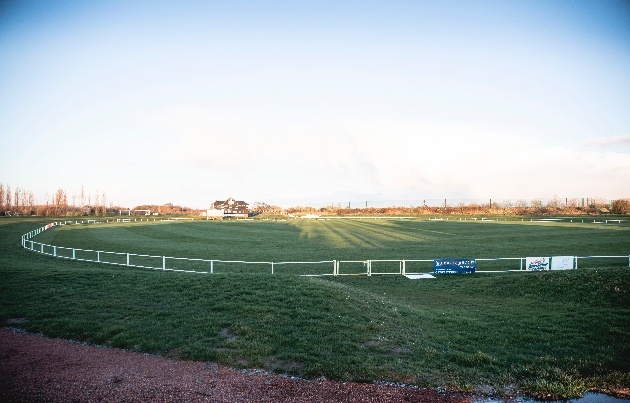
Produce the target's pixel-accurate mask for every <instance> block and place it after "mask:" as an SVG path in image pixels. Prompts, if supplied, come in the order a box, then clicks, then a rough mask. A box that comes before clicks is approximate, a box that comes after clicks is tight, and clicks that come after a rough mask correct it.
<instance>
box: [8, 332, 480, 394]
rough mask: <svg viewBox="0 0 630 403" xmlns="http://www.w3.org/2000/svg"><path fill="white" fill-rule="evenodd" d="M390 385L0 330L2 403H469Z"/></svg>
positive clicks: (425, 391)
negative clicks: (286, 373)
mask: <svg viewBox="0 0 630 403" xmlns="http://www.w3.org/2000/svg"><path fill="white" fill-rule="evenodd" d="M470 400H471V397H470V396H465V395H461V394H457V393H438V392H436V391H434V390H431V389H413V388H402V387H396V386H390V385H377V384H365V383H341V382H333V381H328V380H315V381H307V380H301V379H292V378H289V377H284V376H279V375H274V374H269V373H266V372H263V371H239V370H235V369H231V368H228V367H223V366H220V365H216V364H214V363H202V362H190V361H178V360H172V359H166V358H161V357H157V356H151V355H145V354H140V353H134V352H130V351H125V350H120V349H114V348H104V347H96V346H90V345H84V344H78V343H72V342H69V341H65V340H59V339H48V338H45V337H42V336H37V335H32V334H25V333H22V332H17V331H14V330H11V329H5V328H0V401H3V402H24V401H29V402H121V401H125V402H438V403H440V402H443V403H463V402H469V401H470Z"/></svg>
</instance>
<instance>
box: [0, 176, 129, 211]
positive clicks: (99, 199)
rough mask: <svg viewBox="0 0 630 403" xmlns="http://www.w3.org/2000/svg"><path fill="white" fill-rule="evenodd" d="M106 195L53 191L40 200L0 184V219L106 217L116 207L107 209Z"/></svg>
mask: <svg viewBox="0 0 630 403" xmlns="http://www.w3.org/2000/svg"><path fill="white" fill-rule="evenodd" d="M107 201H108V198H107V195H106V194H105V192H104V191H102V192H98V191H97V192H94V193H91V192H87V191H86V190H85V189H84V188H83V187H81V190H80V191H79V192H78V193H72V194H71V195H68V193H67V192H66V191H65V190H64V189H57V190H56V191H55V193H53V194H52V195H46V196H45V197H44V198H43V200H42V199H38V198H36V197H35V194H34V193H33V192H32V191H30V190H27V189H24V188H21V187H19V186H16V187H15V188H11V186H10V185H3V184H2V183H0V215H38V216H81V215H97V216H99V215H107V214H108V212H111V211H118V210H119V207H115V206H113V205H112V204H111V203H110V205H109V206H108V205H107Z"/></svg>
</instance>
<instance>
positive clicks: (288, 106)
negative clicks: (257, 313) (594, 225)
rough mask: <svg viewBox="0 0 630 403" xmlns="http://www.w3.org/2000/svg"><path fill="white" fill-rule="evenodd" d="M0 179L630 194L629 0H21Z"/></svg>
mask: <svg viewBox="0 0 630 403" xmlns="http://www.w3.org/2000/svg"><path fill="white" fill-rule="evenodd" d="M0 183H3V184H5V185H8V186H10V187H12V188H16V187H20V188H22V189H27V190H29V191H32V192H33V193H35V195H36V196H37V197H38V198H39V199H40V200H43V199H44V198H47V197H51V196H52V195H53V194H54V193H55V192H56V190H57V189H64V190H65V191H66V192H67V193H68V194H69V195H70V194H73V193H77V192H79V191H80V189H81V188H83V189H84V190H85V191H87V192H94V193H105V194H106V195H107V199H108V201H109V203H111V204H114V205H120V206H126V207H133V206H137V205H141V204H164V203H173V204H176V205H183V206H188V207H193V208H208V207H209V206H210V203H211V202H213V201H214V200H225V199H227V198H228V197H234V198H236V199H238V200H245V201H247V202H248V203H250V204H252V203H254V202H265V203H269V204H277V205H281V206H283V207H289V206H296V205H307V204H309V203H311V204H315V203H328V202H330V203H338V202H339V203H343V204H345V203H346V202H350V201H355V200H358V201H361V203H363V201H368V200H369V201H370V202H376V201H387V200H405V201H410V203H412V201H416V200H427V199H445V198H447V199H490V198H492V199H514V200H520V199H535V198H551V197H560V198H581V197H601V198H608V199H617V198H628V197H630V2H628V1H622V0H619V1H613V0H593V1H581V0H572V1H551V0H540V1H528V0H525V1H516V0H514V1H454V0H453V1H449V0H446V1H396V0H393V1H369V0H367V1H299V0H298V1H264V0H263V1H238V0H236V1H228V2H226V1H159V0H153V1H141V0H139V1H115V0H111V1H55V2H51V1H39V0H29V1H8V2H7V1H4V2H2V3H0Z"/></svg>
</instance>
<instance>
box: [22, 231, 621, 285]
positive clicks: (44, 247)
mask: <svg viewBox="0 0 630 403" xmlns="http://www.w3.org/2000/svg"><path fill="white" fill-rule="evenodd" d="M130 221H132V220H130V219H116V220H113V221H112V222H130ZM133 221H143V220H142V219H135V220H133ZM145 221H150V220H148V219H145ZM153 221H155V219H154V220H153ZM167 221H168V220H167ZM104 222H105V221H99V220H86V221H62V222H52V223H49V224H47V225H45V226H43V227H41V228H36V229H34V230H32V231H30V232H28V233H26V234H24V235H22V247H23V248H25V249H27V250H30V251H32V252H37V253H41V254H43V255H48V256H53V257H56V258H61V259H70V260H77V261H83V262H94V263H102V264H110V265H116V266H125V267H135V268H142V269H152V270H163V271H173V272H183V273H197V274H214V273H218V272H223V273H224V272H228V271H229V272H235V271H237V272H251V271H253V269H256V270H255V271H257V272H260V271H262V272H270V273H271V274H276V273H278V272H279V271H281V272H286V270H284V269H285V268H286V267H288V266H291V267H292V268H291V271H290V273H293V274H300V275H303V276H359V275H364V276H372V275H403V276H404V275H414V274H424V273H429V272H432V271H433V262H434V259H385V260H381V259H375V260H371V259H367V260H322V261H309V262H297V261H294V262H265V261H260V262H250V261H244V260H220V259H196V258H185V257H173V256H166V255H143V254H136V253H128V252H109V251H102V250H93V249H81V248H71V247H64V246H57V245H48V244H45V243H41V242H35V241H33V240H32V238H33V237H35V236H37V235H39V234H41V233H42V232H44V231H46V230H48V229H50V228H52V227H55V226H59V225H72V224H86V223H87V224H91V223H104ZM107 222H109V221H107ZM526 259H527V258H525V257H502V258H477V259H475V260H476V262H484V263H482V265H481V266H483V269H484V270H476V272H478V273H501V272H520V271H526V270H525V262H526ZM571 259H573V260H574V265H573V268H574V269H577V268H578V262H579V260H586V259H606V261H607V262H610V263H609V264H613V263H617V264H618V262H619V260H620V259H627V262H628V266H630V255H621V256H571ZM228 266H229V267H230V269H226V267H228ZM342 266H343V270H342ZM506 266H508V267H510V268H507V269H506ZM477 267H478V268H479V264H478V263H477ZM235 268H237V269H235ZM243 268H245V270H244V271H243ZM250 269H252V270H250Z"/></svg>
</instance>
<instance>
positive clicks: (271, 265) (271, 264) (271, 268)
mask: <svg viewBox="0 0 630 403" xmlns="http://www.w3.org/2000/svg"><path fill="white" fill-rule="evenodd" d="M271 274H273V262H271Z"/></svg>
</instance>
